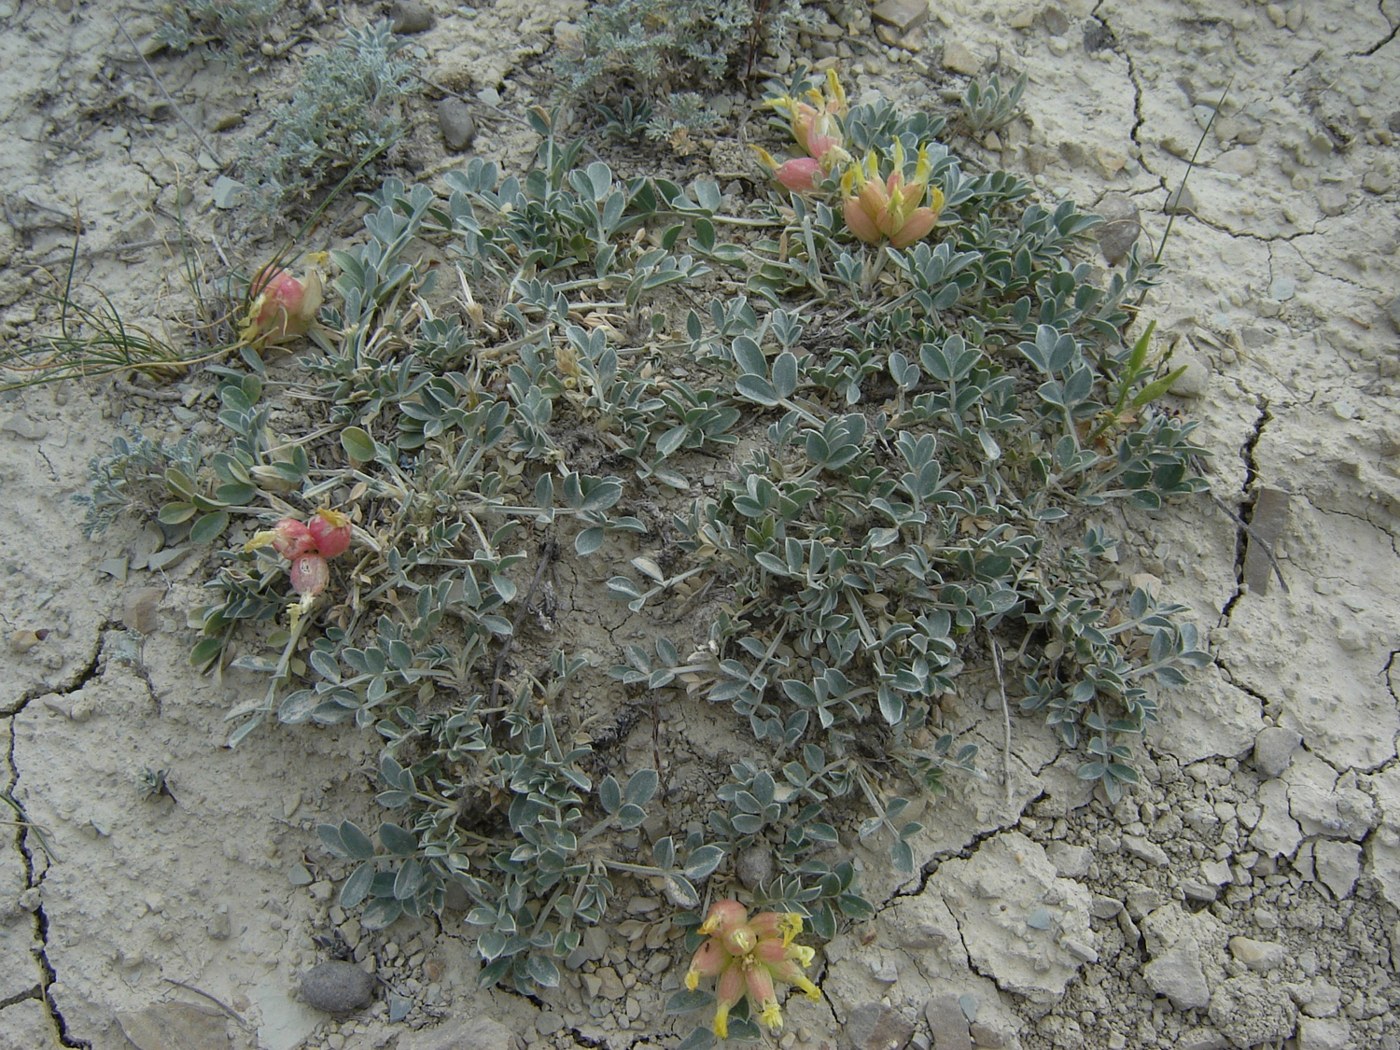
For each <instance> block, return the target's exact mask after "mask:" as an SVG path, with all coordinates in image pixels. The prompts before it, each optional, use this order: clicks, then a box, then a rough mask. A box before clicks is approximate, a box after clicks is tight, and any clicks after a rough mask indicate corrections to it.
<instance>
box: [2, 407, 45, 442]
mask: <svg viewBox="0 0 1400 1050" xmlns="http://www.w3.org/2000/svg"><path fill="white" fill-rule="evenodd" d="M0 433H5V434H13V435H14V436H15V437H17V438H23V439H24V440H25V441H42V440H43V439H44V438H46V437H48V436H49V428H48V427H47V426H45V425H44V424H43V423H36V422H35V421H34V420H32V419H30V418H29V417H28V416H27V415H25V414H24V413H23V412H16V413H15V414H14V415H12V416H10V417H8V418H7V419H6V420H5V421H4V422H3V423H0Z"/></svg>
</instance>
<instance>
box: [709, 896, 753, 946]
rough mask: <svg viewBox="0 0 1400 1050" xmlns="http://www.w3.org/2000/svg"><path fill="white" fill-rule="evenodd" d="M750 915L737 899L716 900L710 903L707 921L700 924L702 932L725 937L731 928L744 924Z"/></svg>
mask: <svg viewBox="0 0 1400 1050" xmlns="http://www.w3.org/2000/svg"><path fill="white" fill-rule="evenodd" d="M748 917H749V913H748V911H747V910H745V908H744V906H743V905H742V904H740V903H739V902H738V901H736V900H724V901H715V902H714V904H712V905H710V910H709V912H708V913H707V914H706V915H705V921H704V922H702V923H701V924H700V932H701V933H702V934H705V935H707V936H708V935H710V934H714V935H715V936H718V937H723V936H724V935H725V934H727V933H729V931H730V930H734V929H737V928H738V927H740V926H742V925H743V924H744V922H745V921H746V920H747V919H748Z"/></svg>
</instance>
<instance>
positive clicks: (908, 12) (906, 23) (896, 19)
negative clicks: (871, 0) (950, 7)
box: [870, 0, 929, 36]
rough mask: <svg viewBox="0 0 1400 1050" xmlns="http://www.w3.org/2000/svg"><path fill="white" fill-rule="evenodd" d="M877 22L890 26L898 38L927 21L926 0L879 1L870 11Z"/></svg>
mask: <svg viewBox="0 0 1400 1050" xmlns="http://www.w3.org/2000/svg"><path fill="white" fill-rule="evenodd" d="M870 16H871V17H872V18H873V19H875V21H877V22H883V23H884V24H885V25H887V26H892V27H893V28H894V29H895V30H896V31H897V32H898V33H899V35H900V36H903V35H904V34H905V33H907V32H909V31H910V30H911V29H918V28H919V26H921V25H923V24H924V23H925V22H927V21H928V16H929V5H928V0H880V3H878V4H876V5H875V6H874V8H872V9H871V11H870Z"/></svg>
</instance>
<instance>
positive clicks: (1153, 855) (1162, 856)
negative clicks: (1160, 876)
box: [1123, 835, 1168, 868]
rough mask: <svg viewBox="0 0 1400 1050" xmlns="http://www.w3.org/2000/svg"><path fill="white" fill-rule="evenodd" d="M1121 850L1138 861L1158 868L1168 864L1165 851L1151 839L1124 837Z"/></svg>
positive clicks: (1135, 836)
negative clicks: (1124, 850)
mask: <svg viewBox="0 0 1400 1050" xmlns="http://www.w3.org/2000/svg"><path fill="white" fill-rule="evenodd" d="M1123 848H1124V849H1126V850H1127V851H1128V852H1129V853H1131V854H1132V855H1133V856H1134V857H1137V858H1138V860H1142V861H1146V862H1147V863H1148V864H1152V865H1155V866H1157V867H1159V868H1164V867H1166V866H1167V864H1168V858H1167V854H1166V851H1165V850H1163V849H1162V847H1161V846H1159V845H1157V843H1155V842H1153V841H1152V840H1151V839H1145V838H1139V837H1138V836H1137V835H1124V836H1123Z"/></svg>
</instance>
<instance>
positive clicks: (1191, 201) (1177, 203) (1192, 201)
mask: <svg viewBox="0 0 1400 1050" xmlns="http://www.w3.org/2000/svg"><path fill="white" fill-rule="evenodd" d="M1195 211H1196V198H1195V197H1194V196H1193V195H1192V193H1191V188H1190V187H1189V186H1187V185H1186V183H1184V182H1183V183H1182V184H1181V185H1180V186H1178V187H1177V188H1176V189H1175V190H1173V191H1172V194H1171V196H1169V197H1168V198H1167V207H1166V212H1167V214H1168V215H1191V214H1194V213H1195Z"/></svg>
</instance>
